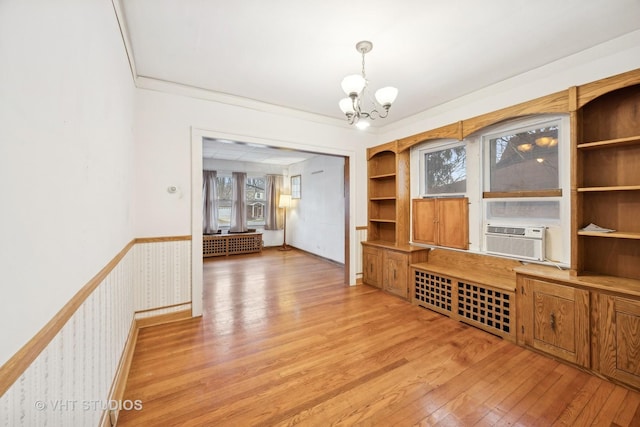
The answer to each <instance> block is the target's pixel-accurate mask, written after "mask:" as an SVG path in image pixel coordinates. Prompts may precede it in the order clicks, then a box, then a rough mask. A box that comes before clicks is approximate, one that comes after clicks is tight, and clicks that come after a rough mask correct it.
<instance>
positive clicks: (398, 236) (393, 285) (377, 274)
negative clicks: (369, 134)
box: [362, 141, 429, 299]
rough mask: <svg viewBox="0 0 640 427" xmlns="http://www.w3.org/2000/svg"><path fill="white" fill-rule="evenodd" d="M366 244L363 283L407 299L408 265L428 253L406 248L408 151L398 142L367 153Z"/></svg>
mask: <svg viewBox="0 0 640 427" xmlns="http://www.w3.org/2000/svg"><path fill="white" fill-rule="evenodd" d="M367 161H368V167H367V178H368V185H367V187H368V188H367V199H368V200H367V203H368V229H367V241H366V242H362V245H363V263H364V265H363V278H362V279H363V282H364V283H366V284H368V285H372V286H376V287H379V288H381V289H384V290H385V291H387V292H390V293H393V294H395V295H398V296H400V297H402V298H405V299H409V297H410V295H409V280H408V274H409V265H411V264H413V263H416V262H423V261H425V260H426V259H427V254H428V251H429V250H428V249H425V248H418V247H414V246H410V245H409V227H410V223H409V212H410V206H409V203H410V199H409V197H410V196H409V179H410V177H409V150H404V151H402V152H399V151H398V144H397V141H392V142H390V143H387V144H383V145H379V146H377V147H373V148H369V149H368V150H367Z"/></svg>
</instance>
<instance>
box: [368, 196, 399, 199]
mask: <svg viewBox="0 0 640 427" xmlns="http://www.w3.org/2000/svg"><path fill="white" fill-rule="evenodd" d="M396 198H397V197H396V196H385V197H369V200H396Z"/></svg>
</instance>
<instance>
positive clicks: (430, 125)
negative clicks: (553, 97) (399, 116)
mask: <svg viewBox="0 0 640 427" xmlns="http://www.w3.org/2000/svg"><path fill="white" fill-rule="evenodd" d="M558 42H559V43H561V42H562V41H561V40H560V41H558ZM469 66H473V64H469ZM637 68H640V31H635V32H633V33H629V34H627V35H625V36H622V37H619V38H617V39H614V40H610V41H608V42H606V43H603V44H601V45H598V46H595V47H593V48H591V49H587V50H584V51H582V52H580V53H577V54H575V55H572V56H569V57H567V58H563V59H560V60H558V61H555V62H552V63H550V64H547V65H545V66H542V67H540V68H538V69H535V70H533V71H530V72H527V73H524V74H521V75H518V76H515V77H513V78H510V79H507V80H504V81H502V82H500V83H497V84H494V85H491V86H488V87H486V88H484V89H481V90H479V91H476V92H473V93H470V94H469V95H466V96H463V97H460V98H458V99H456V100H454V101H451V102H448V103H445V104H442V105H440V106H438V107H434V108H432V109H430V110H427V111H424V112H422V113H420V114H416V115H415V116H412V117H409V118H407V119H404V120H401V121H399V122H396V123H394V124H392V125H388V126H385V127H384V128H382V129H380V132H379V133H378V136H377V138H378V140H377V142H376V144H382V143H384V142H388V141H393V140H394V139H400V138H404V137H407V136H411V135H415V134H418V133H420V132H424V131H426V130H430V129H435V128H438V127H440V126H444V125H448V124H451V123H456V122H458V121H459V120H465V119H469V118H472V117H475V116H478V115H481V114H485V113H490V112H492V111H496V110H499V109H501V108H505V107H510V106H512V105H515V104H518V103H521V102H525V101H529V100H532V99H535V98H539V97H541V96H545V95H549V94H551V93H555V92H559V91H562V90H566V89H567V88H569V87H571V86H576V85H581V84H585V83H590V82H593V81H596V80H599V79H602V78H605V77H609V76H613V75H615V74H620V73H623V72H626V71H631V70H634V69H637ZM398 102H399V101H398Z"/></svg>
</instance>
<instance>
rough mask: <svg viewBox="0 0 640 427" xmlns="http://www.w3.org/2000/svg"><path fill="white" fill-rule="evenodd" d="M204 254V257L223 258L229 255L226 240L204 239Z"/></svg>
mask: <svg viewBox="0 0 640 427" xmlns="http://www.w3.org/2000/svg"><path fill="white" fill-rule="evenodd" d="M202 253H203V255H204V256H223V255H226V254H227V240H226V239H215V240H214V239H211V240H209V239H206V238H205V239H203V241H202Z"/></svg>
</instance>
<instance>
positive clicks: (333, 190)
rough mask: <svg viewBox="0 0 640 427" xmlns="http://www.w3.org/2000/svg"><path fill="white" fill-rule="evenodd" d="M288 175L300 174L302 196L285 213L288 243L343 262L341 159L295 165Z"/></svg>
mask: <svg viewBox="0 0 640 427" xmlns="http://www.w3.org/2000/svg"><path fill="white" fill-rule="evenodd" d="M289 175H290V176H293V175H300V182H301V189H302V190H301V196H302V197H301V198H300V199H293V200H292V206H291V209H289V210H288V218H287V243H289V244H291V245H292V246H294V247H296V248H299V249H302V250H305V251H307V252H311V253H314V254H316V255H319V256H322V257H324V258H328V259H331V260H334V261H337V262H340V263H344V240H345V232H344V213H345V210H344V209H345V204H344V158H342V157H329V156H320V157H314V158H312V159H309V160H307V161H304V162H300V163H294V164H292V165H291V166H290V167H289ZM353 268H354V270H355V269H356V267H355V266H354V267H353Z"/></svg>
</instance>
